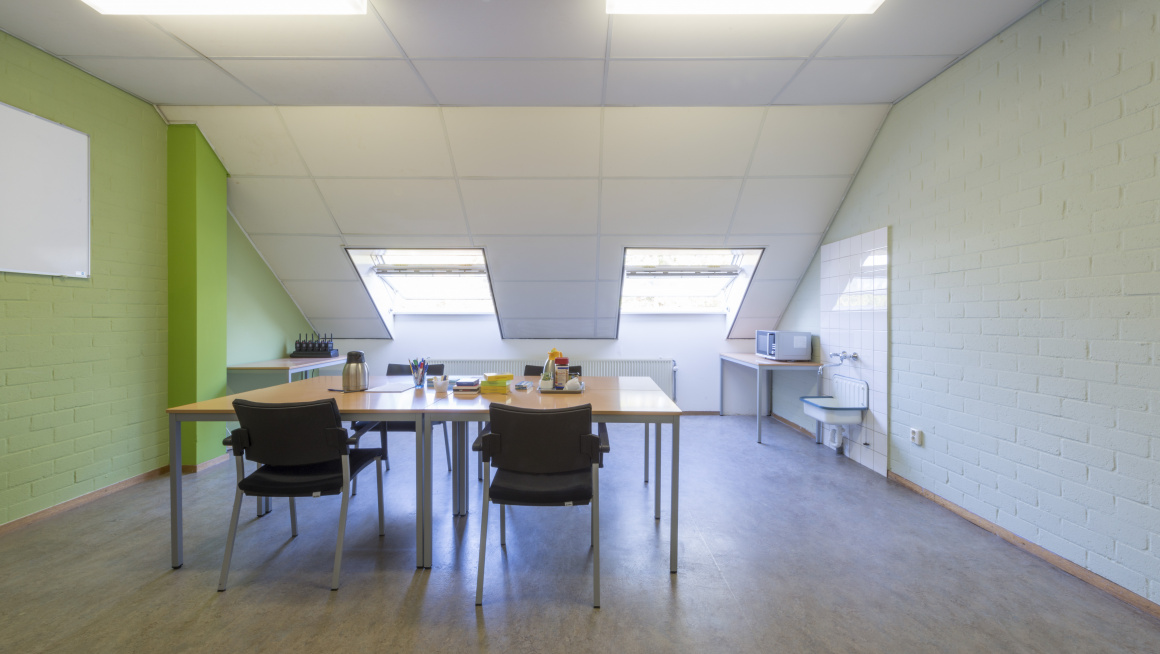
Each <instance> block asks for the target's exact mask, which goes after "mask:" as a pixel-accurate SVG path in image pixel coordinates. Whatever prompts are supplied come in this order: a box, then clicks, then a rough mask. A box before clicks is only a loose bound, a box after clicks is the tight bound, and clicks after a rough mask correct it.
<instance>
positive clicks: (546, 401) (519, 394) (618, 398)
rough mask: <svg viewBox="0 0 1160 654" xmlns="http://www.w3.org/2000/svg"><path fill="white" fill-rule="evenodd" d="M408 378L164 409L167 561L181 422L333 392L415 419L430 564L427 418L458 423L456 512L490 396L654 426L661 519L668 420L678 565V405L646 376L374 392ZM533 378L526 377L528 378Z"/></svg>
mask: <svg viewBox="0 0 1160 654" xmlns="http://www.w3.org/2000/svg"><path fill="white" fill-rule="evenodd" d="M409 379H410V378H409V377H379V376H376V377H372V378H371V381H370V391H368V392H363V393H341V392H336V391H331V390H329V389H331V388H340V387H341V385H342V379H341V378H340V377H329V376H326V377H314V378H311V379H304V380H301V381H296V382H292V383H289V384H281V385H279V386H271V387H268V388H260V389H257V390H253V391H248V392H245V393H239V394H237V395H228V396H225V397H219V398H215V399H212V400H205V401H203V402H195V403H193V404H187V405H184V406H179V407H174V408H171V409H168V410H167V413H168V414H169V470H170V475H169V512H170V548H171V556H172V565H173V567H174V568H180V567H181V566H182V564H183V563H184V557H183V551H182V540H183V538H182V498H181V475H180V474H174V471H179V470H181V424H182V423H184V422H209V421H231V420H235V419H236V418H235V416H234V407H233V401H234V400H235V399H237V398H243V399H247V400H252V401H255V402H307V401H312V400H318V399H325V398H328V397H333V398H334V399H335V400H336V401H337V403H338V410H339V413H341V414H342V419H343V420H348V421H353V420H370V421H382V420H397V421H407V422H414V423H415V426H416V430H415V505H416V510H415V551H416V559H417V562H416V565H417V567H420V568H430V567H431V564H432V547H431V539H432V533H433V529H432V514H433V511H432V501H431V497H432V479H433V475H432V460H433V459H434V457H433V456H432V453H431V423H432V422H433V421H448V422H452V423H453V425H454V428H455V436H456V438H455V446H454V456H453V463H454V466H453V468H454V470H453V474H452V479H453V497H454V502H453V510H452V512H453V514H454V515H463V514H466V512H467V496H468V493H467V488H468V484H467V476H468V470H469V468H470V466H469V465H468V445H467V425H468V423H470V422H480V421H485V420H487V419H488V410H489V407H490V406H491V403H492V402H499V403H502V404H507V405H512V406H523V407H531V408H543V409H552V408H565V407H570V406H577V405H580V404H591V405H592V415H593V420H594V421H596V422H604V423H607V422H625V423H637V424H647V423H655V424H656V425H657V430H656V431H657V439H656V455H657V456H656V458H657V479H656V500H655V501H656V506H655V508H654V514H655V517H656V518H657V519H660V452H661V450H660V442H661V441H660V432H661V428H660V426H661V425H662V424H666V423H667V424H669V425H671V426H672V427H671V429H672V438H673V452H672V473H671V474H672V490H671V498H670V509H669V538H670V542H669V571H670V572H676V571H677V524H678V521H677V499H678V489H679V484H678V479H679V478H678V470H679V466H678V462H679V455H680V416H681V410H680V408H678V407H677V405H676V404H674V403H673V401H672V400H670V399H669V397H668V395H666V394H665V393H664V391H662V390H660V388H659V387H658V386H657V385H656V383H655V382H654V381H653V380H652V379H650V378H648V377H585V378H584V384H585V390H584V392H583V393H580V394H558V395H557V394H541V393H539V392H538V391H535V390H532V391H516V390H512V392H511V393H508V394H495V395H492V394H486V395H483V394H474V395H470V396H462V395H454V394H452V393H436V392H435V391H434V390H433V389H421V388H408V389H407V390H403V391H399V392H371V391H374V390H375V389H376V388H384V389H385V388H391V389H396V388H400V387H402V386H409V384H407V383H406V382H407V380H409ZM526 379H531V378H526Z"/></svg>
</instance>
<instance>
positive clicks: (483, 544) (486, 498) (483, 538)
mask: <svg viewBox="0 0 1160 654" xmlns="http://www.w3.org/2000/svg"><path fill="white" fill-rule="evenodd" d="M483 471H484V473H486V476H487V479H488V481H487V483H485V484H484V485H483V512H482V515H481V516H480V517H479V573H478V574H477V576H476V578H475V605H476V606H483V565H484V557H485V556H486V554H487V508H488V506H489V505H490V504H491V489H490V488H489V487H490V486H491V463H490V462H489V463H486V464H484V466H483ZM501 515H502V514H501Z"/></svg>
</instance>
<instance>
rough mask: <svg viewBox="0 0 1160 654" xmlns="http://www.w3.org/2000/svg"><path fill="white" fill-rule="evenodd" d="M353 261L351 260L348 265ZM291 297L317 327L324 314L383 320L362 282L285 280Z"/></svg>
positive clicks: (320, 325)
mask: <svg viewBox="0 0 1160 654" xmlns="http://www.w3.org/2000/svg"><path fill="white" fill-rule="evenodd" d="M349 265H350V264H349V263H348V264H347V266H349ZM285 286H286V290H287V291H288V292H289V293H290V297H292V298H294V301H295V302H296V303H297V304H298V307H299V308H300V309H302V313H304V314H306V318H307V319H308V320H310V322H311V324H313V325H314V327H315V328H316V329H320V328H321V327H322V325H323V323H324V322H325V321H323V320H322V318H362V319H364V320H366V319H369V320H381V318H380V317H379V312H378V310H377V309H375V305H374V304H372V303H371V298H370V296H369V295H367V290H366V289H365V288H363V285H362V282H358V281H354V282H307V281H303V282H286V283H285Z"/></svg>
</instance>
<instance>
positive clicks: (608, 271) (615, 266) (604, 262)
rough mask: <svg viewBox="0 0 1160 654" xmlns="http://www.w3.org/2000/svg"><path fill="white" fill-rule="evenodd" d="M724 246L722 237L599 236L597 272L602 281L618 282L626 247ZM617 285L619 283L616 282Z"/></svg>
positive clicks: (664, 235)
mask: <svg viewBox="0 0 1160 654" xmlns="http://www.w3.org/2000/svg"><path fill="white" fill-rule="evenodd" d="M724 244H725V237H724V236H723V235H722V236H705V235H701V236H674V235H672V234H652V235H649V236H601V237H600V252H599V254H600V262H599V268H598V272H599V273H600V275H599V279H600V280H602V281H605V280H607V281H611V280H619V279H620V278H621V276H622V275H623V273H624V248H626V247H641V248H648V247H654V248H655V247H662V248H667V247H672V248H685V247H689V248H696V247H718V246H721V245H724ZM617 283H619V281H618V282H617Z"/></svg>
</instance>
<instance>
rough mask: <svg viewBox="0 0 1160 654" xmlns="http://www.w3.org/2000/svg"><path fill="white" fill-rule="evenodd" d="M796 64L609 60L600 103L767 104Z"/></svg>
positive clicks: (763, 60)
mask: <svg viewBox="0 0 1160 654" xmlns="http://www.w3.org/2000/svg"><path fill="white" fill-rule="evenodd" d="M802 63H804V62H803V61H801V60H792V59H791V60H787V59H747V60H705V59H702V60H681V59H678V60H667V61H657V60H652V61H612V62H610V63H609V64H608V87H607V91H606V92H605V94H604V101H605V103H606V104H609V105H622V106H624V105H627V106H685V107H690V106H692V107H698V106H746V105H765V104H769V103H770V102H771V101H772V100H773V98H774V96H776V95H777V94H778V92H779V91H781V89H782V87H784V86H785V85H786V83H787V82H789V80H790V79H791V78H792V77H793V75H794V73H795V72H797V70H798V68H801V65H802Z"/></svg>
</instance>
